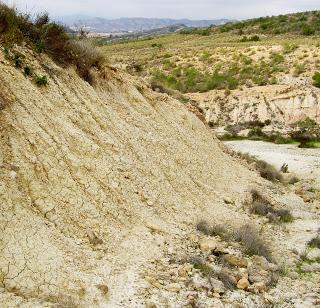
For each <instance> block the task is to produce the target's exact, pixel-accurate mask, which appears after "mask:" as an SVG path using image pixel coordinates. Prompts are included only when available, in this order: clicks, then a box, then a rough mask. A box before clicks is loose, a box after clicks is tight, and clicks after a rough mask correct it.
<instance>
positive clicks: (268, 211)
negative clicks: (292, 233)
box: [250, 189, 293, 223]
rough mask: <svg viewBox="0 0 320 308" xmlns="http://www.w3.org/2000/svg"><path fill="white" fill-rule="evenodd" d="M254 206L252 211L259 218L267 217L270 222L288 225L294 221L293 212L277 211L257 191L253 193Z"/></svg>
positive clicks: (251, 208) (252, 205)
mask: <svg viewBox="0 0 320 308" xmlns="http://www.w3.org/2000/svg"><path fill="white" fill-rule="evenodd" d="M251 196H252V204H251V207H250V211H251V213H253V214H256V215H259V216H266V217H268V218H269V219H270V221H274V222H278V221H280V222H283V223H288V222H292V221H293V216H292V214H291V212H290V211H289V210H287V209H276V208H274V207H273V206H272V205H271V203H270V202H269V201H268V200H267V199H266V198H264V197H263V196H262V195H261V194H260V193H259V192H258V191H257V190H255V189H253V190H252V191H251Z"/></svg>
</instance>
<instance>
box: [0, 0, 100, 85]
mask: <svg viewBox="0 0 320 308" xmlns="http://www.w3.org/2000/svg"><path fill="white" fill-rule="evenodd" d="M23 41H24V42H25V43H27V44H28V45H29V47H31V48H33V49H34V50H35V51H36V52H39V53H40V52H45V53H46V54H48V55H49V56H50V57H51V58H52V59H53V60H54V61H55V62H57V63H58V64H60V65H70V64H71V65H74V66H75V67H76V69H77V71H78V73H79V75H80V76H81V77H82V78H83V79H85V80H86V81H88V82H92V76H91V74H90V69H91V68H95V67H99V66H100V65H101V63H102V56H101V55H100V54H99V53H98V51H97V50H96V49H95V48H94V46H92V45H88V44H86V43H85V42H84V41H80V40H78V39H77V38H74V37H72V36H71V35H69V34H68V33H67V32H66V31H65V28H64V27H63V26H61V25H58V24H56V23H54V22H50V20H49V17H48V15H47V14H42V15H38V16H37V18H36V19H35V21H32V20H31V18H30V16H29V15H27V14H21V13H19V12H18V11H17V10H16V9H13V8H9V7H8V6H7V5H5V4H1V3H0V43H2V44H3V45H4V46H5V47H10V46H12V45H14V44H20V43H22V42H23ZM15 65H16V67H19V68H20V67H21V63H20V62H19V59H18V58H17V59H15Z"/></svg>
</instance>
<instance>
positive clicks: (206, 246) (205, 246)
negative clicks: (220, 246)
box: [199, 239, 217, 252]
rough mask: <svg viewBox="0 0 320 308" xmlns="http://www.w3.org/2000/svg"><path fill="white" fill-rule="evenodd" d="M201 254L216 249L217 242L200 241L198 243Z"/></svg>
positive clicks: (211, 240)
mask: <svg viewBox="0 0 320 308" xmlns="http://www.w3.org/2000/svg"><path fill="white" fill-rule="evenodd" d="M199 247H200V250H201V251H202V252H209V251H212V250H214V249H215V248H216V247H217V242H216V240H214V239H202V240H201V241H200V243H199Z"/></svg>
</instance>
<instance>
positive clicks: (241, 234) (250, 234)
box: [234, 224, 272, 261]
mask: <svg viewBox="0 0 320 308" xmlns="http://www.w3.org/2000/svg"><path fill="white" fill-rule="evenodd" d="M234 238H235V240H236V241H238V242H240V243H241V244H242V245H243V247H244V252H245V253H246V254H247V255H249V256H253V255H259V256H263V257H265V258H266V259H267V260H268V261H271V260H272V256H271V252H270V250H269V248H268V247H267V244H266V243H265V241H264V240H263V239H262V238H261V237H260V236H259V231H258V230H257V229H256V228H254V227H253V226H251V225H249V224H247V225H244V226H242V227H241V228H239V229H238V230H236V231H235V233H234Z"/></svg>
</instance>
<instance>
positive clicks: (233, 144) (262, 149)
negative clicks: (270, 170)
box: [224, 140, 320, 179]
mask: <svg viewBox="0 0 320 308" xmlns="http://www.w3.org/2000/svg"><path fill="white" fill-rule="evenodd" d="M224 144H225V145H226V146H227V147H229V148H231V149H232V150H234V151H236V152H241V153H249V154H250V155H253V156H256V157H257V158H259V159H262V160H265V161H266V162H268V163H269V164H271V165H274V166H275V167H276V168H278V169H280V168H281V166H282V165H283V164H284V163H286V164H288V167H289V171H291V172H295V173H297V174H298V175H300V176H301V177H303V178H304V177H307V178H310V177H311V178H314V179H316V176H317V175H319V174H320V149H300V148H298V147H297V145H295V144H273V143H270V142H264V141H252V140H242V141H226V142H224Z"/></svg>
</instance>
